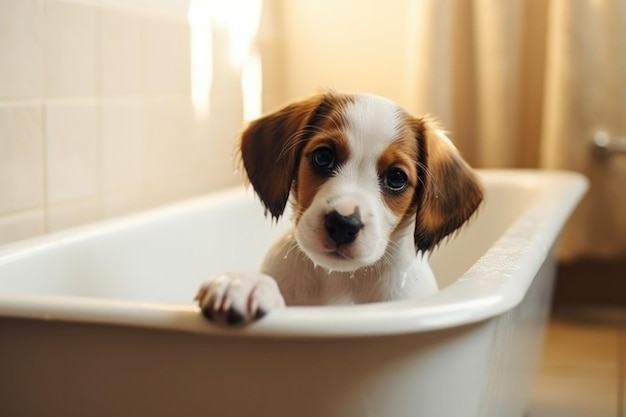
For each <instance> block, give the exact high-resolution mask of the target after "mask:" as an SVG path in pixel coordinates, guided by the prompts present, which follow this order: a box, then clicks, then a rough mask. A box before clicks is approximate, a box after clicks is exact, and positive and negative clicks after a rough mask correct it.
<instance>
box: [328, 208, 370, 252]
mask: <svg viewBox="0 0 626 417" xmlns="http://www.w3.org/2000/svg"><path fill="white" fill-rule="evenodd" d="M362 227H363V223H361V219H360V218H359V216H358V215H355V214H351V215H349V216H342V215H341V214H339V213H337V212H336V211H333V212H330V213H328V214H327V215H326V232H327V233H328V236H330V238H331V239H332V240H333V241H334V242H335V243H336V244H337V246H339V245H343V244H345V243H351V242H353V241H354V239H356V235H358V234H359V230H361V228H362Z"/></svg>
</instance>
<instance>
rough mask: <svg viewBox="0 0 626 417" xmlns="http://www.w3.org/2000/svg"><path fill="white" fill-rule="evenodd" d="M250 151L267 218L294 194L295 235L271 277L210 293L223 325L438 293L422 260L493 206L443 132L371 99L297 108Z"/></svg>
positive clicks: (328, 100) (256, 138)
mask: <svg viewBox="0 0 626 417" xmlns="http://www.w3.org/2000/svg"><path fill="white" fill-rule="evenodd" d="M240 150H241V157H242V161H243V165H244V167H245V171H246V173H247V176H248V178H249V181H250V183H251V184H252V186H253V188H254V190H255V192H256V194H257V195H258V197H259V198H260V200H261V202H262V203H263V205H264V206H265V209H266V214H267V212H269V213H270V214H271V216H272V218H273V219H278V218H279V217H280V216H281V215H282V214H283V212H284V210H285V207H286V205H287V201H288V200H289V197H290V196H291V204H292V207H293V229H292V230H290V231H289V232H287V233H286V234H285V235H284V236H282V238H280V239H279V240H278V241H277V242H276V243H275V244H274V245H273V246H272V247H271V249H270V250H269V252H268V253H267V255H266V257H265V260H264V262H263V264H262V267H261V273H250V272H244V273H227V274H223V275H220V276H218V277H216V278H213V279H211V280H209V281H207V282H206V283H205V284H204V285H203V286H202V287H201V288H200V290H199V292H198V295H197V296H196V299H197V301H198V303H199V305H200V308H201V309H202V312H203V314H204V315H205V316H206V317H207V318H209V319H210V320H212V321H217V322H220V323H226V324H238V323H242V322H249V321H252V320H254V319H257V318H260V317H262V316H263V315H264V314H265V313H267V312H269V311H271V310H273V309H277V308H280V307H283V306H284V305H285V304H287V305H317V304H350V303H371V302H376V301H387V300H399V299H406V298H418V297H424V296H426V295H429V294H433V293H435V292H436V291H437V282H436V280H435V277H434V276H433V273H432V271H431V269H430V267H429V265H428V262H427V259H426V257H425V256H424V254H427V253H428V252H429V251H431V250H432V249H433V248H434V247H435V246H436V245H437V244H438V243H439V242H440V241H441V240H442V239H443V238H445V237H446V236H448V235H450V234H451V233H452V232H454V231H455V230H457V229H458V228H459V227H461V226H462V225H463V224H464V223H465V222H466V221H467V220H468V219H469V218H470V217H471V216H472V214H473V213H474V212H475V211H476V210H477V208H478V207H479V205H480V204H481V201H482V199H483V190H482V186H481V184H480V182H479V181H478V179H477V177H476V175H475V174H474V173H473V171H472V169H471V168H470V167H469V166H468V165H467V164H466V163H465V161H464V160H463V159H462V158H461V156H460V155H459V153H458V151H457V150H456V148H455V147H454V145H453V144H452V142H451V141H450V140H449V139H448V138H447V137H446V136H445V135H444V133H443V132H442V131H440V130H438V129H437V128H436V126H434V125H433V124H432V123H431V122H429V121H427V120H424V119H420V118H416V117H413V116H411V115H409V114H408V113H407V112H406V111H404V110H403V109H402V108H400V107H399V106H398V105H397V104H395V103H394V102H392V101H390V100H387V99H384V98H381V97H377V96H373V95H366V94H339V93H334V92H327V93H324V94H319V95H315V96H312V97H310V98H307V99H305V100H302V101H298V102H295V103H293V104H290V105H288V106H286V107H284V108H282V109H280V110H278V111H276V112H273V113H270V114H268V115H266V116H264V117H262V118H260V119H258V120H256V121H254V122H252V123H251V124H250V125H249V126H248V127H247V129H245V131H244V132H243V134H242V135H241V143H240ZM242 244H245V242H242Z"/></svg>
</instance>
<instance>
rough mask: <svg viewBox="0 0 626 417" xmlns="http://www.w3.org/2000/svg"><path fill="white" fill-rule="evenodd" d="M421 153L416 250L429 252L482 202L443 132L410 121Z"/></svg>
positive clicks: (474, 180) (419, 121) (477, 186)
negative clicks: (420, 184) (421, 184)
mask: <svg viewBox="0 0 626 417" xmlns="http://www.w3.org/2000/svg"><path fill="white" fill-rule="evenodd" d="M408 123H409V124H410V125H412V126H413V129H414V130H415V134H416V139H417V142H418V149H419V152H420V157H419V165H418V172H421V179H420V182H421V183H423V184H424V185H423V187H421V189H419V188H418V190H417V192H416V202H417V207H416V210H417V211H416V221H415V247H416V249H417V250H420V251H430V250H432V249H433V248H434V247H435V246H437V244H439V242H440V241H441V240H442V239H443V238H445V237H446V236H448V235H450V234H451V233H452V232H454V231H455V230H457V229H458V228H460V227H461V226H462V225H463V224H464V223H465V222H466V221H467V220H468V219H469V218H470V217H471V216H472V214H473V213H474V212H475V211H476V210H477V209H478V207H479V206H480V204H481V202H482V201H483V188H482V185H481V183H480V181H479V180H478V178H477V177H476V174H475V173H474V171H473V170H472V169H471V168H470V166H469V165H468V164H467V163H466V162H465V161H464V160H463V158H462V157H461V155H460V154H459V153H458V151H457V149H456V148H455V147H454V146H453V145H452V144H451V143H449V142H448V141H447V140H446V138H444V137H442V136H441V135H443V134H442V133H438V132H437V131H436V128H435V127H433V126H431V125H430V124H429V123H428V122H426V121H424V120H423V119H416V118H410V119H409V120H408Z"/></svg>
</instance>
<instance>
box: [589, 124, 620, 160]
mask: <svg viewBox="0 0 626 417" xmlns="http://www.w3.org/2000/svg"><path fill="white" fill-rule="evenodd" d="M592 146H593V153H594V155H595V157H596V158H597V159H598V160H600V161H606V160H607V159H609V158H610V157H611V156H614V155H618V154H620V155H626V137H619V138H615V137H611V135H609V134H608V133H607V132H605V131H604V130H598V131H596V132H595V133H594V134H593V138H592Z"/></svg>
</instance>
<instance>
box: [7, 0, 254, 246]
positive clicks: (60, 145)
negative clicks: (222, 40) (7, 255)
mask: <svg viewBox="0 0 626 417" xmlns="http://www.w3.org/2000/svg"><path fill="white" fill-rule="evenodd" d="M160 1H161V2H163V1H164V2H165V3H164V4H166V5H167V6H170V7H169V8H167V7H166V8H162V9H160V10H155V9H154V8H151V6H148V7H134V8H128V7H124V6H119V5H116V4H115V3H116V2H115V1H114V0H109V1H96V0H93V1H87V0H84V1H59V0H0V243H6V242H10V241H14V240H19V239H23V238H26V237H30V236H34V235H38V234H42V233H45V232H48V231H54V230H58V229H62V228H66V227H70V226H74V225H78V224H81V223H85V222H90V221H94V220H97V219H101V218H106V217H110V216H114V215H118V214H122V213H126V212H129V211H133V210H137V209H141V208H145V207H150V206H154V205H158V204H163V203H167V202H171V201H174V200H177V199H180V198H185V197H189V196H192V195H195V194H199V193H203V192H206V191H208V190H213V189H216V188H220V187H225V186H228V185H232V184H236V183H238V182H239V181H240V177H239V175H234V174H233V163H232V160H231V158H230V155H231V151H232V146H233V143H234V139H235V137H236V134H237V132H238V130H239V129H240V128H241V125H242V109H241V107H242V105H241V98H240V94H241V92H240V91H239V90H237V86H238V85H239V84H238V83H237V80H238V77H239V74H238V73H237V72H236V71H229V70H228V68H227V67H224V68H221V69H220V70H219V71H215V70H214V80H213V82H214V85H215V86H216V87H219V88H214V89H213V93H212V95H211V98H212V99H211V101H210V112H209V113H208V114H204V117H198V116H197V113H196V112H195V111H194V107H193V105H192V101H191V80H190V73H191V68H190V65H191V64H190V61H191V46H190V30H189V25H188V23H187V17H186V10H187V3H188V1H185V0H160ZM117 3H118V4H121V5H123V4H125V2H123V1H118V2H117ZM136 3H138V4H141V3H143V4H146V5H150V4H151V2H149V1H144V2H141V1H139V0H136ZM157 3H159V1H156V0H154V2H152V4H157ZM219 48H220V47H219V45H217V46H216V45H214V53H219ZM213 65H214V67H215V68H217V67H216V65H220V64H219V62H217V64H216V63H214V64H213ZM224 65H225V64H224ZM215 68H214V69H215ZM218 69H219V68H218ZM220 77H221V78H220ZM229 86H234V87H232V88H230V87H229Z"/></svg>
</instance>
